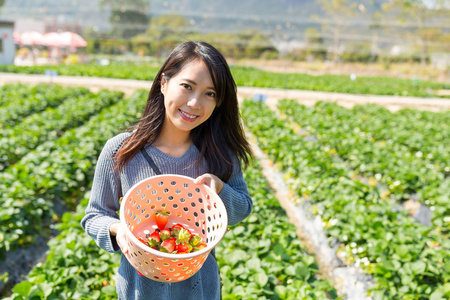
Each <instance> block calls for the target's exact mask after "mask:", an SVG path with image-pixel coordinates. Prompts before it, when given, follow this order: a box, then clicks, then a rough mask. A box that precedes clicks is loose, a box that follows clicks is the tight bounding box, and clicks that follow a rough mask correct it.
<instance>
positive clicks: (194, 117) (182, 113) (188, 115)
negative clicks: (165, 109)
mask: <svg viewBox="0 0 450 300" xmlns="http://www.w3.org/2000/svg"><path fill="white" fill-rule="evenodd" d="M179 111H180V113H181V115H182V116H183V117H186V118H187V119H189V120H194V119H196V118H198V116H196V115H191V114H188V113H187V112H185V111H182V110H181V109H179Z"/></svg>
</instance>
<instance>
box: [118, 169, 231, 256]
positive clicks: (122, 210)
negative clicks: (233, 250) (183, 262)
mask: <svg viewBox="0 0 450 300" xmlns="http://www.w3.org/2000/svg"><path fill="white" fill-rule="evenodd" d="M159 177H179V178H183V179H188V180H191V181H194V178H192V177H189V176H185V175H178V174H161V175H155V176H150V177H146V178H144V179H142V180H141V181H139V182H137V183H135V184H134V185H133V186H132V187H130V188H129V189H128V191H127V192H126V193H125V195H124V196H123V199H122V203H120V215H119V219H120V224H121V225H122V227H123V230H124V231H125V235H126V237H127V238H131V240H132V242H133V244H134V245H137V246H138V247H139V248H141V249H142V250H144V251H146V252H149V253H151V254H153V255H155V256H159V257H163V258H167V259H187V258H194V257H197V256H200V255H203V254H205V253H208V252H210V251H211V250H212V249H213V248H214V247H216V245H217V244H218V243H219V242H220V241H221V240H222V239H223V237H224V236H225V233H226V231H227V228H228V213H227V210H226V207H225V204H224V203H223V201H222V199H221V198H220V197H219V195H218V194H217V193H216V192H215V191H213V189H211V188H210V187H209V186H207V185H206V184H205V183H202V185H203V186H204V188H205V189H206V190H207V191H208V192H209V193H212V194H213V195H216V196H217V199H218V200H220V201H219V202H220V203H221V204H222V205H223V206H224V208H225V209H224V215H225V216H224V219H225V226H222V227H221V228H220V229H219V233H220V238H218V239H216V240H215V241H214V242H210V243H208V245H207V247H206V248H203V249H201V250H199V251H195V252H191V253H187V254H176V253H175V254H172V253H165V252H162V251H158V250H155V249H153V248H151V247H150V246H147V245H144V244H143V243H142V242H140V241H139V240H138V239H137V238H136V236H134V234H133V233H132V232H131V230H130V229H129V228H128V226H127V224H126V222H125V218H122V216H124V215H125V202H126V201H125V200H126V199H127V198H128V196H129V195H130V194H131V192H132V191H133V189H134V188H135V187H136V186H138V185H140V184H142V183H143V182H145V181H147V180H149V179H155V178H159Z"/></svg>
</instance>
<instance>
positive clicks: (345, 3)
mask: <svg viewBox="0 0 450 300" xmlns="http://www.w3.org/2000/svg"><path fill="white" fill-rule="evenodd" d="M318 2H319V4H320V5H321V7H322V10H323V11H324V12H325V14H326V17H325V18H324V19H322V23H323V30H324V31H325V32H331V35H332V38H333V47H332V50H331V52H332V59H333V61H334V62H337V61H339V59H340V54H341V35H342V33H343V32H344V30H345V29H346V26H347V24H348V20H349V19H350V18H351V17H352V16H353V15H354V14H355V13H356V3H350V0H319V1H318Z"/></svg>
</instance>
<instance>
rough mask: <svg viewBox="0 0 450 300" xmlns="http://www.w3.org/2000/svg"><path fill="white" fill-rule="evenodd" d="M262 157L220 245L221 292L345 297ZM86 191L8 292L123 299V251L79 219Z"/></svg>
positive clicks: (238, 299)
mask: <svg viewBox="0 0 450 300" xmlns="http://www.w3.org/2000/svg"><path fill="white" fill-rule="evenodd" d="M256 163H257V162H254V163H253V165H252V166H251V167H250V168H249V169H248V170H246V172H245V179H246V181H247V183H248V186H249V192H250V194H251V197H252V199H253V212H252V214H251V215H250V216H249V217H248V218H247V219H246V220H244V221H243V222H241V223H240V224H238V225H235V226H230V231H229V232H227V233H226V235H225V237H224V238H223V239H222V241H221V242H220V243H219V244H218V246H217V247H216V254H217V259H218V263H219V267H220V272H221V277H222V279H223V284H224V285H223V287H222V296H223V299H224V300H226V299H229V300H231V299H232V300H245V299H255V297H257V298H258V299H261V300H263V299H280V300H281V299H340V297H338V296H337V292H336V290H335V289H334V288H333V287H332V285H331V283H330V282H329V281H327V280H323V279H320V278H319V271H318V266H317V263H316V261H315V259H314V257H312V256H310V255H309V254H308V253H306V250H305V248H304V246H302V244H301V243H300V240H299V239H298V237H296V235H295V227H294V226H293V225H292V224H290V223H289V220H288V218H287V216H286V214H285V212H284V211H283V209H282V208H281V207H280V205H279V202H278V201H277V199H276V198H275V196H274V195H273V193H272V191H271V190H270V188H269V186H268V183H267V182H266V181H265V179H264V177H263V175H262V174H261V171H260V169H259V167H258V166H257V165H256ZM88 197H89V194H86V197H85V198H84V199H83V200H82V201H81V202H80V204H79V205H78V207H77V209H76V212H75V213H65V214H64V215H63V216H62V218H61V221H62V222H61V223H60V224H58V225H57V229H58V231H59V232H60V234H59V235H58V236H57V237H55V238H53V239H52V240H50V241H49V243H48V245H49V251H48V256H47V259H46V261H45V262H44V263H43V264H39V265H37V266H36V267H34V268H33V269H32V271H31V272H30V273H29V275H28V279H27V280H25V281H22V282H21V283H19V284H17V285H16V286H14V288H13V294H12V295H11V296H10V297H8V298H6V299H9V300H21V299H116V298H117V295H116V290H115V274H116V272H117V268H118V264H119V261H120V254H119V253H108V252H106V251H104V250H102V249H100V248H99V247H98V246H97V245H96V244H95V242H94V240H93V239H92V238H91V237H90V236H88V235H87V234H86V233H85V232H84V231H83V229H82V228H81V226H80V221H81V219H82V218H83V216H84V211H85V208H86V205H87V202H88ZM6 299H5V300H6Z"/></svg>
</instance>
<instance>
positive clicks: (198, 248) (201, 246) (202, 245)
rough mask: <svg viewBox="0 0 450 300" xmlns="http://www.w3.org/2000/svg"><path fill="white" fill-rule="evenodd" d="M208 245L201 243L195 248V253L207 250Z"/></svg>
mask: <svg viewBox="0 0 450 300" xmlns="http://www.w3.org/2000/svg"><path fill="white" fill-rule="evenodd" d="M206 247H207V245H206V243H200V244H199V245H198V246H197V247H194V251H198V250H202V249H203V248H206Z"/></svg>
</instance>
